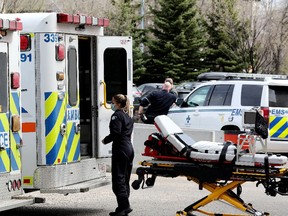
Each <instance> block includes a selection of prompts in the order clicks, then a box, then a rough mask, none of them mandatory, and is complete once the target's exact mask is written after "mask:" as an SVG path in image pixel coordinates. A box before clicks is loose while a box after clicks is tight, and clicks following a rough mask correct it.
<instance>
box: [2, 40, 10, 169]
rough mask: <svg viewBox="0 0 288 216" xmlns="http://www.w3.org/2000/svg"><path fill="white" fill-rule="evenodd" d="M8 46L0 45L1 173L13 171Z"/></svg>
mask: <svg viewBox="0 0 288 216" xmlns="http://www.w3.org/2000/svg"><path fill="white" fill-rule="evenodd" d="M7 55H8V54H7V44H6V43H0V76H1V85H0V173H6V172H10V171H11V159H10V157H11V155H10V151H11V150H10V149H11V146H10V143H9V129H10V126H9V125H10V123H9V118H10V116H9V115H8V114H7V113H10V110H9V109H8V98H9V97H8V65H7V62H8V56H7Z"/></svg>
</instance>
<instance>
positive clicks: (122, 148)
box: [102, 94, 134, 216]
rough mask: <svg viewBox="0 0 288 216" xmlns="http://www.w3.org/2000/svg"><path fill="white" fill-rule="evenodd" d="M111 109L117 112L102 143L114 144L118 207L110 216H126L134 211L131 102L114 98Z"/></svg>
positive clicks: (113, 176) (112, 117)
mask: <svg viewBox="0 0 288 216" xmlns="http://www.w3.org/2000/svg"><path fill="white" fill-rule="evenodd" d="M111 108H112V110H113V111H115V112H114V113H113V114H112V116H111V120H110V124H109V129H110V134H109V135H108V136H106V137H105V138H104V139H103V140H102V143H103V144H107V143H110V142H112V165H111V167H112V168H111V169H112V190H113V192H114V194H115V195H116V199H117V203H118V207H117V208H116V210H115V212H110V213H109V215H112V216H124V215H127V214H129V213H130V212H131V211H132V209H131V208H130V203H129V195H130V185H129V181H130V176H131V171H132V166H133V158H134V150H133V146H132V143H131V134H132V131H133V119H132V118H131V117H130V102H129V99H128V98H127V96H126V95H122V94H117V95H115V96H113V98H112V104H111Z"/></svg>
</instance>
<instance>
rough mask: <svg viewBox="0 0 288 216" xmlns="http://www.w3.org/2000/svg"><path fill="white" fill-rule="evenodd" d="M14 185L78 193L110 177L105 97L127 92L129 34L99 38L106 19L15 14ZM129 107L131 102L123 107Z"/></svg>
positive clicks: (129, 87)
mask: <svg viewBox="0 0 288 216" xmlns="http://www.w3.org/2000/svg"><path fill="white" fill-rule="evenodd" d="M7 16H13V17H14V16H16V17H18V18H19V19H20V20H21V21H22V23H23V30H22V31H21V36H20V39H21V47H20V49H21V54H20V60H21V71H22V76H21V82H22V86H21V93H22V100H21V103H22V106H21V113H22V119H23V120H22V132H23V148H22V164H23V166H22V168H23V177H22V185H23V188H24V189H25V191H33V190H40V192H43V193H45V192H46V193H63V194H69V193H77V192H86V191H89V189H92V188H96V187H99V186H102V185H106V184H109V183H110V179H109V177H108V176H107V175H106V170H107V163H106V162H107V159H106V158H109V157H111V144H109V145H103V144H102V142H101V140H102V139H103V138H104V137H105V136H106V135H108V134H109V121H110V117H111V115H112V113H113V111H112V110H111V107H110V105H111V98H112V96H113V95H114V94H117V93H122V94H126V95H127V96H128V98H129V99H130V101H131V102H132V101H133V98H132V85H133V83H132V80H133V75H132V73H133V69H132V38H131V37H128V36H127V37H126V36H121V37H117V36H104V30H105V28H106V27H108V25H109V20H108V19H105V18H96V17H91V16H85V15H79V14H65V13H22V14H9V15H7ZM131 109H132V106H131Z"/></svg>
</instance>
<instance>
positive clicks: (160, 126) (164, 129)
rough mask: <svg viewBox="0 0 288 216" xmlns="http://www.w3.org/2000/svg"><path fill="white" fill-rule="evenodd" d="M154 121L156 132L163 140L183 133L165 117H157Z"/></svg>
mask: <svg viewBox="0 0 288 216" xmlns="http://www.w3.org/2000/svg"><path fill="white" fill-rule="evenodd" d="M154 121H155V123H154V124H155V126H156V128H157V130H158V131H159V132H160V133H161V134H162V136H163V137H164V138H167V137H168V136H169V135H174V134H181V133H183V131H182V129H181V128H180V127H179V126H178V125H177V124H175V122H173V121H172V119H170V118H169V117H168V116H166V115H160V116H157V117H156V118H155V119H154Z"/></svg>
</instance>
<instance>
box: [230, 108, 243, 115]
mask: <svg viewBox="0 0 288 216" xmlns="http://www.w3.org/2000/svg"><path fill="white" fill-rule="evenodd" d="M231 116H241V109H233V110H232V112H231Z"/></svg>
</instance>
